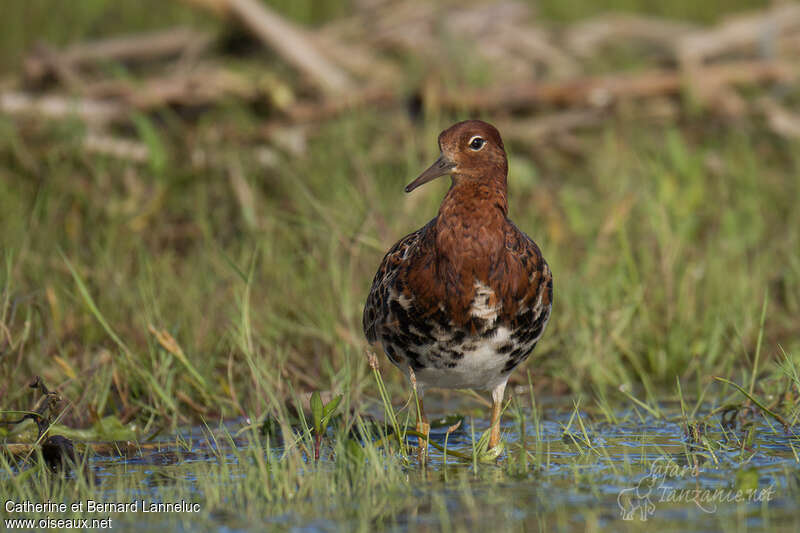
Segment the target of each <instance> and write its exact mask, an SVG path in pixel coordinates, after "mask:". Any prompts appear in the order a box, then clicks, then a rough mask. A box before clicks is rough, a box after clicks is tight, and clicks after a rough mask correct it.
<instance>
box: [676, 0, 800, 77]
mask: <svg viewBox="0 0 800 533" xmlns="http://www.w3.org/2000/svg"><path fill="white" fill-rule="evenodd" d="M797 31H800V4H795V3H786V4H779V5H777V6H775V7H774V8H772V9H769V10H767V11H760V12H757V13H749V14H746V15H737V16H735V17H730V18H728V19H726V20H725V21H724V22H722V23H721V24H719V25H718V26H716V27H715V28H712V29H703V30H697V31H695V32H692V33H690V34H688V35H685V36H683V37H681V38H679V39H678V41H677V43H676V50H677V55H678V57H679V59H680V62H681V65H682V67H683V68H684V69H696V68H698V67H699V66H700V65H702V64H703V63H704V62H705V61H707V60H709V59H713V58H715V57H719V56H723V55H730V54H734V53H738V54H743V53H744V54H749V55H751V56H762V57H764V56H766V57H774V55H775V50H776V49H777V45H776V43H777V41H778V39H779V37H781V36H782V35H785V34H788V33H790V32H797Z"/></svg>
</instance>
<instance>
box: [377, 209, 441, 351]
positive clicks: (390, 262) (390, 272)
mask: <svg viewBox="0 0 800 533" xmlns="http://www.w3.org/2000/svg"><path fill="white" fill-rule="evenodd" d="M435 220H436V219H435V218H434V219H433V220H431V221H430V222H429V223H428V224H426V225H425V226H423V227H422V228H420V229H418V230H417V231H415V232H414V233H410V234H408V235H406V236H405V237H403V238H402V239H400V240H399V241H397V243H396V244H395V245H394V246H392V248H391V249H390V250H389V251H388V252H387V253H386V255H385V256H384V258H383V261H381V266H380V267H379V268H378V272H377V273H376V274H375V279H373V280H372V288H371V289H370V291H369V296H367V303H366V305H364V315H363V317H362V325H363V327H364V335H366V337H367V341H369V343H370V344H372V343H374V342H376V341H377V340H378V325H379V324H380V323H381V321H382V319H383V318H384V317H386V316H387V315H388V312H389V295H390V292H391V289H392V286H393V284H394V281H395V278H396V277H397V274H398V273H399V272H400V270H401V269H402V268H403V265H407V264H408V260H409V258H410V257H411V256H412V255H413V254H414V252H415V251H416V249H417V247H418V246H419V243H420V241H421V240H422V237H423V236H424V235H425V233H426V232H427V231H428V230H429V228H431V227H432V226H433V224H434V223H435Z"/></svg>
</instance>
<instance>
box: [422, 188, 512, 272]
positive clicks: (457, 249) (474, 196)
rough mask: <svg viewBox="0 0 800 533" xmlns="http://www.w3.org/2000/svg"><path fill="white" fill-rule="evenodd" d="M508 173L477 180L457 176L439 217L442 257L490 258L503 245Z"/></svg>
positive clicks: (437, 230) (506, 210)
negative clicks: (468, 256)
mask: <svg viewBox="0 0 800 533" xmlns="http://www.w3.org/2000/svg"><path fill="white" fill-rule="evenodd" d="M507 213H508V201H507V200H506V176H505V173H502V174H499V173H498V175H497V176H496V177H495V178H494V179H486V178H485V177H484V178H482V179H480V180H477V179H470V178H469V177H463V176H455V177H454V178H453V184H452V186H451V187H450V190H449V191H448V192H447V195H446V196H445V197H444V200H443V201H442V206H441V208H440V209H439V216H438V217H437V220H436V241H437V242H436V244H437V250H438V251H439V253H440V255H441V256H443V257H441V258H442V259H447V258H451V259H452V258H456V257H458V258H459V259H458V260H457V261H456V262H458V263H461V262H462V261H463V260H465V259H466V256H467V255H470V256H472V257H471V258H470V259H466V260H467V261H470V262H471V261H477V262H482V261H487V260H491V258H492V257H493V256H495V254H497V253H498V252H499V251H500V250H501V249H502V248H503V246H504V244H505V243H504V237H503V234H504V232H505V226H506V224H507V223H508V222H507V219H506V214H507Z"/></svg>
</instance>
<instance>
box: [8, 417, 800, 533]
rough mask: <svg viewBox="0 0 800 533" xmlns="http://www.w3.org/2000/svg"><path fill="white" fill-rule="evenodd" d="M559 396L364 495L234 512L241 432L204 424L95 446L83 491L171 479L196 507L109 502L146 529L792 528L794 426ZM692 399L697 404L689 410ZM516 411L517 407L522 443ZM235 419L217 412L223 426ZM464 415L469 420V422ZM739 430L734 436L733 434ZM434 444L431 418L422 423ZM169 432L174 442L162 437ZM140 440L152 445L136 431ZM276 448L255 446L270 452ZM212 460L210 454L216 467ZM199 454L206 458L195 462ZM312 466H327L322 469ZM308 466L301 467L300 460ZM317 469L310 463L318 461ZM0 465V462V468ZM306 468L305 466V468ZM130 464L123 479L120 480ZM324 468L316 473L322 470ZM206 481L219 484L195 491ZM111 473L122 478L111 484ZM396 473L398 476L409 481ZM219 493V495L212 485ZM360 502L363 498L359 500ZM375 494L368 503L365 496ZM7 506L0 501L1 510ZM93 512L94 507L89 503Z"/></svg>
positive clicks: (123, 495)
mask: <svg viewBox="0 0 800 533" xmlns="http://www.w3.org/2000/svg"><path fill="white" fill-rule="evenodd" d="M571 407H572V406H570V405H563V402H562V404H561V405H558V404H556V403H551V404H550V405H547V406H546V407H545V408H544V410H543V413H544V414H545V416H543V417H542V418H541V419H536V418H532V417H530V416H529V415H530V413H529V412H525V411H523V412H517V413H514V412H507V413H506V414H505V416H504V418H503V433H504V437H503V438H504V442H505V444H506V452H505V453H504V455H503V456H502V457H501V458H500V460H499V461H496V462H495V463H492V464H478V465H477V469H476V468H475V465H473V464H470V463H467V462H465V461H462V460H458V459H456V458H453V457H452V456H450V457H448V458H447V461H445V457H444V454H443V453H442V452H440V451H438V450H435V449H431V450H430V457H429V462H428V465H427V467H426V468H421V467H420V466H419V465H418V464H417V463H416V461H411V462H410V463H409V464H408V465H407V466H405V467H403V468H404V472H405V475H406V476H407V485H405V486H403V487H398V488H397V489H396V490H395V489H392V488H389V489H386V488H385V487H384V488H381V489H380V490H379V491H378V490H376V491H374V492H376V493H375V494H370V495H369V501H366V499H365V498H356V499H349V498H347V497H339V496H336V495H328V496H324V495H322V496H320V497H318V498H312V499H311V501H300V502H294V503H291V504H281V503H280V502H279V501H278V502H274V503H273V504H271V506H269V509H272V512H270V513H268V514H257V516H253V515H252V513H249V514H251V516H248V511H246V510H244V509H241V508H239V506H240V503H237V502H240V501H241V500H237V496H236V494H237V491H240V490H243V489H242V488H241V487H242V485H244V484H246V483H247V481H248V479H247V477H248V476H251V475H252V472H253V471H252V468H253V465H252V464H246V463H251V461H245V460H243V459H242V455H241V453H240V451H241V449H243V448H244V447H246V446H248V442H247V441H246V439H242V438H238V439H233V440H225V439H221V438H218V439H217V440H216V441H215V440H214V439H213V438H210V437H209V433H208V431H207V430H206V429H205V428H193V429H191V430H188V431H186V432H183V433H182V434H181V435H180V438H178V439H176V435H172V436H169V437H165V438H164V439H162V440H161V442H160V443H159V444H158V448H142V449H141V450H139V451H135V452H130V453H129V454H128V456H127V457H113V456H103V455H95V456H93V457H92V458H91V459H90V460H89V470H90V471H91V472H92V473H93V474H94V475H95V477H96V482H97V486H98V492H97V494H96V499H97V500H101V501H106V502H130V501H140V502H141V503H142V504H143V505H144V506H147V505H152V504H153V503H158V502H169V501H172V498H173V497H174V494H176V492H175V487H176V486H180V487H181V490H180V491H179V494H180V495H181V499H184V500H186V501H187V502H189V503H192V502H198V503H199V506H200V508H201V509H200V512H197V513H194V512H186V511H179V512H176V513H166V514H163V513H148V514H144V513H142V512H141V511H142V510H143V509H142V508H141V507H140V508H139V510H138V512H137V513H130V512H127V513H112V514H110V516H112V517H114V518H116V519H117V522H115V524H116V525H115V526H114V528H115V529H117V528H120V527H125V528H133V529H152V528H153V527H154V525H159V524H160V525H161V526H163V527H170V528H172V529H190V530H198V529H200V530H219V531H233V530H262V529H263V528H264V527H266V528H267V529H274V530H289V531H349V530H373V529H385V530H389V531H406V530H415V531H433V530H451V529H452V530H497V531H506V530H519V531H531V530H545V531H549V530H609V531H618V530H623V531H625V530H639V529H648V530H649V529H653V528H658V529H660V530H662V531H719V530H725V531H753V530H762V529H764V530H766V529H770V530H774V529H786V530H792V531H794V530H797V529H798V527H800V517H799V516H798V514H797V512H796V509H797V504H798V495H800V490H798V479H800V477H799V476H798V474H800V463H798V456H797V453H796V450H797V449H798V448H799V447H800V440H798V439H797V438H796V437H795V436H794V435H792V434H791V431H790V432H789V433H787V432H785V431H784V430H783V428H782V427H780V426H778V425H777V424H775V423H774V422H771V421H770V420H766V419H764V418H761V417H760V416H759V415H756V416H750V417H749V418H747V419H745V420H743V421H742V420H739V421H738V422H737V423H736V424H735V426H734V427H731V428H723V426H722V424H720V423H719V420H720V417H719V416H715V417H711V418H709V420H708V421H709V424H708V427H707V428H705V430H704V433H703V434H702V435H697V436H696V437H698V438H695V439H691V438H690V437H689V435H688V434H687V431H686V428H685V427H684V424H683V423H682V422H681V420H682V419H681V417H680V416H679V411H678V410H676V409H675V408H671V409H665V410H664V416H663V417H662V418H656V417H654V416H651V415H646V414H644V413H642V412H639V411H636V410H620V411H617V412H615V413H614V414H613V416H614V417H615V418H616V419H617V420H616V421H609V420H607V419H606V417H605V416H603V415H602V414H595V415H593V416H590V415H588V414H587V413H586V412H585V411H583V410H581V409H578V411H577V413H580V414H576V413H575V412H574V410H573V409H572V408H571ZM701 415H702V413H700V414H699V415H698V417H700V416H701ZM520 417H524V419H525V425H524V428H525V431H524V433H525V439H524V447H525V450H526V451H527V453H523V446H522V444H523V440H522V432H521V427H522V426H521V425H520ZM487 425H488V424H487V422H486V421H485V420H483V419H480V418H470V417H467V418H465V419H464V421H463V423H462V425H461V427H460V428H459V429H458V430H457V431H455V432H454V433H452V434H450V435H449V436H447V437H446V439H447V447H448V450H456V451H459V452H462V453H464V454H470V453H471V450H472V443H473V438H475V439H477V438H478V436H479V435H480V433H481V432H482V431H483V430H485V429H486V426H487ZM236 426H237V424H236V423H233V424H229V425H228V428H227V429H228V430H229V431H230V432H231V433H235V429H236ZM473 429H474V432H473ZM748 431H749V432H752V435H754V437H753V439H752V442H750V443H747V445H744V446H743V445H742V441H743V440H745V439H746V438H747V434H748ZM432 439H433V440H434V441H436V442H438V443H440V444H442V445H444V444H445V430H444V429H439V430H434V431H433V432H432ZM176 442H181V443H182V444H181V445H180V446H176V444H175V443H176ZM149 446H153V445H149ZM281 451H282V450H281V448H276V449H272V450H270V451H269V452H264V454H265V457H267V458H268V459H269V458H272V459H273V460H277V458H278V457H279V456H280V453H281ZM324 451H325V453H323V460H322V462H321V463H320V465H318V466H314V465H312V464H309V463H305V465H306V466H307V467H308V468H309V469H318V471H317V474H318V475H323V476H325V475H329V476H330V484H331V486H333V485H334V484H335V482H339V483H341V479H340V478H337V477H336V476H337V474H336V472H340V470H341V469H340V470H337V463H336V459H335V458H333V457H332V454H331V450H330V449H329V448H328V449H326V450H324ZM220 463H222V464H223V465H224V468H223V469H222V470H220V469H219V465H220ZM210 465H213V466H214V468H207V467H209V466H210ZM326 470H327V471H328V472H329V474H326V473H325V472H326ZM309 471H311V470H309ZM320 471H322V474H319V472H320ZM5 475H8V474H5ZM309 475H310V474H309ZM128 477H129V478H131V479H133V480H135V482H134V483H132V484H128V485H125V484H124V483H122V484H120V482H119V481H120V479H124V478H128ZM323 480H324V478H323ZM209 483H217V484H219V487H221V490H219V491H217V492H220V493H221V494H222V496H220V495H219V494H215V495H213V496H212V495H210V494H208V492H209V491H208V487H209ZM119 487H125V488H122V489H120V488H119ZM409 487H410V489H409ZM220 498H221V499H220ZM364 506H371V507H372V508H371V509H364ZM378 508H380V510H376V509H378ZM9 516H11V517H13V516H15V515H13V514H8V513H5V514H4V515H3V518H7V517H9ZM98 516H99V515H98Z"/></svg>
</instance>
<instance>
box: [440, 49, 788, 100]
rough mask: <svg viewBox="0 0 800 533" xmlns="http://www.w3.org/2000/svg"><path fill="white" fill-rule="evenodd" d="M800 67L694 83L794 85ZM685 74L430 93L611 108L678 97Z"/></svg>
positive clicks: (705, 75)
mask: <svg viewBox="0 0 800 533" xmlns="http://www.w3.org/2000/svg"><path fill="white" fill-rule="evenodd" d="M797 72H798V69H797V66H796V65H793V64H790V63H787V62H780V61H738V62H731V63H725V64H720V65H712V66H709V67H707V68H704V69H703V70H702V71H701V72H699V73H698V76H700V78H698V79H695V80H691V81H692V82H693V83H699V84H708V85H711V86H714V87H722V86H728V85H741V84H754V83H764V82H774V81H790V80H792V79H794V78H795V77H796V76H797ZM687 81H689V80H686V79H685V77H684V75H683V74H682V73H680V72H676V71H670V70H654V71H650V72H645V73H641V74H627V75H621V76H619V75H618V76H599V77H589V78H582V79H578V80H571V81H565V82H552V83H535V82H525V83H518V84H506V85H504V86H501V87H499V88H494V89H493V88H488V89H479V90H475V89H472V90H460V91H448V92H443V93H441V94H432V95H428V98H434V99H436V101H437V103H438V104H439V105H441V106H443V107H446V108H451V109H470V110H482V111H495V110H501V109H506V110H508V109H512V110H513V109H520V108H531V107H539V106H588V107H606V106H608V105H611V104H612V103H614V102H616V101H618V100H624V99H638V98H647V97H653V96H663V95H674V94H677V93H679V92H680V91H681V90H683V89H684V87H686V85H687Z"/></svg>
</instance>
